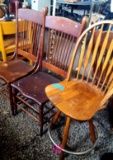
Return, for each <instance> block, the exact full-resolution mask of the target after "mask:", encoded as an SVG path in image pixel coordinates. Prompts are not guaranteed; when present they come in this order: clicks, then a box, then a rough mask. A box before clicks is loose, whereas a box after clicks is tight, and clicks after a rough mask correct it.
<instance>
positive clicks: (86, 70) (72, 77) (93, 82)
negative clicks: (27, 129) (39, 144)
mask: <svg viewBox="0 0 113 160" xmlns="http://www.w3.org/2000/svg"><path fill="white" fill-rule="evenodd" d="M106 24H108V26H109V29H108V31H103V28H104V25H106ZM112 26H113V21H102V22H98V23H95V24H94V25H92V26H90V27H89V28H87V29H86V30H85V31H84V32H83V33H82V35H81V36H80V38H79V39H78V41H77V44H76V46H75V49H74V52H73V54H72V58H71V63H70V66H69V70H68V74H67V77H66V79H65V80H64V81H62V82H59V83H55V84H51V85H49V86H47V87H46V89H45V92H46V94H47V97H48V98H49V100H50V101H51V102H52V104H54V105H55V106H56V108H57V109H58V111H57V113H56V115H55V116H54V118H53V121H52V123H51V125H50V128H51V129H52V126H53V125H54V124H55V123H56V122H57V120H58V118H59V116H60V113H63V114H64V115H65V116H66V125H65V129H64V133H63V137H62V145H61V147H60V149H61V150H62V152H61V153H60V160H62V158H63V151H64V152H67V153H72V154H77V155H80V154H85V153H88V152H90V151H91V150H92V149H93V148H94V147H95V146H96V143H97V137H96V134H95V129H94V124H93V119H92V118H93V116H94V115H95V114H96V112H98V111H99V110H102V109H104V108H105V107H106V106H107V103H108V100H109V98H110V97H111V95H112V94H113V72H112V70H113V66H112V64H113V57H112V53H113V39H112V36H111V35H112V34H113V32H112V31H111V28H112ZM79 46H80V47H81V50H80V53H78V48H79ZM77 54H79V58H78V57H77ZM97 57H98V58H97ZM74 62H76V64H77V66H76V68H75V69H74V70H75V71H76V72H75V73H74V72H73V68H74ZM100 68H101V70H100ZM97 77H98V78H97ZM71 119H74V120H77V121H80V122H84V121H88V122H89V129H90V134H91V139H92V142H93V143H94V145H93V147H91V148H90V149H88V150H86V151H83V152H80V153H78V152H71V151H69V150H67V149H66V147H65V146H66V142H67V138H68V132H69V127H70V122H71ZM49 136H50V138H51V140H52V142H53V143H54V144H56V143H55V141H54V140H53V138H52V136H51V133H50V130H49Z"/></svg>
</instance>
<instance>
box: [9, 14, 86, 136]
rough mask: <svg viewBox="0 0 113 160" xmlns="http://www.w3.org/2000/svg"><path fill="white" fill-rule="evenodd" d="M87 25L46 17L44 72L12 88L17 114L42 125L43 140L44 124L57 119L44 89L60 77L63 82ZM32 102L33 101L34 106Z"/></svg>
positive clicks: (84, 20) (13, 84)
mask: <svg viewBox="0 0 113 160" xmlns="http://www.w3.org/2000/svg"><path fill="white" fill-rule="evenodd" d="M85 24H86V17H84V19H83V21H82V23H81V24H80V23H77V22H75V21H72V20H70V19H67V18H64V17H55V16H46V22H45V28H46V34H45V49H44V52H45V53H46V55H45V54H43V55H42V70H40V71H38V72H37V70H35V73H34V74H32V75H30V76H27V77H25V78H22V79H20V80H18V81H16V82H14V83H12V84H11V86H12V88H13V90H14V91H13V96H12V97H14V105H13V106H14V110H15V113H17V107H19V108H21V109H22V110H23V111H25V112H26V113H27V114H29V115H30V116H31V117H32V118H34V119H35V120H36V121H37V122H39V125H40V135H41V136H42V134H43V133H44V131H43V126H44V124H46V123H47V122H48V121H50V119H51V117H53V115H54V111H53V108H54V107H53V106H48V103H47V102H48V98H47V96H46V94H45V92H44V89H45V87H46V86H47V85H48V84H51V83H54V82H55V83H56V82H59V79H58V76H61V78H65V77H66V76H67V68H68V65H69V59H70V56H71V53H72V51H73V46H74V44H75V42H76V40H77V39H78V37H79V36H80V34H81V32H82V30H83V28H84V26H85ZM48 72H49V73H51V74H49V73H48ZM54 73H55V74H56V75H57V77H55V74H54ZM18 84H19V85H18ZM18 92H19V93H20V94H19V93H18ZM29 100H32V101H31V103H30V101H29ZM21 102H23V103H24V104H25V105H24V106H25V107H23V106H22V105H21V104H20V103H21ZM33 103H35V104H37V105H33ZM32 111H33V112H32Z"/></svg>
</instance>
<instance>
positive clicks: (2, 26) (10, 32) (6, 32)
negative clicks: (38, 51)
mask: <svg viewBox="0 0 113 160" xmlns="http://www.w3.org/2000/svg"><path fill="white" fill-rule="evenodd" d="M18 23H19V24H18V25H19V26H22V25H23V24H22V23H23V21H19V22H18ZM19 28H20V29H19V31H18V32H20V33H21V32H23V29H22V28H21V27H19ZM25 30H27V28H25ZM15 34H16V21H7V22H5V21H3V22H0V52H1V60H2V61H3V62H6V61H7V60H8V59H10V57H11V55H10V54H11V53H12V54H13V53H14V51H15ZM28 48H29V46H28Z"/></svg>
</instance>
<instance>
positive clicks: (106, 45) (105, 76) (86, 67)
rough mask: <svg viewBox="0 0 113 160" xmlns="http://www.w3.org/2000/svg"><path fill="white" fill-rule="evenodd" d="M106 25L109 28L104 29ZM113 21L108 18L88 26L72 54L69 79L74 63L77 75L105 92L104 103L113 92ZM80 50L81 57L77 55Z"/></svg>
mask: <svg viewBox="0 0 113 160" xmlns="http://www.w3.org/2000/svg"><path fill="white" fill-rule="evenodd" d="M104 25H108V30H107V31H104V30H103V28H104ZM112 27H113V21H110V20H106V21H101V22H98V23H95V24H93V25H92V26H90V27H89V28H87V29H86V30H85V31H84V32H83V34H82V35H81V36H80V38H79V39H78V41H77V44H76V46H75V49H74V52H73V54H72V59H71V63H70V66H69V70H68V75H67V80H70V79H71V76H72V74H73V72H72V71H73V67H74V63H76V64H77V65H76V68H75V69H74V70H76V73H75V77H76V79H80V80H82V81H85V82H86V83H89V84H90V85H91V86H95V87H96V88H97V89H98V90H99V91H100V92H103V95H105V96H104V99H103V100H102V102H101V105H103V104H104V103H105V102H106V101H107V100H108V98H109V97H110V96H111V95H112V94H113V31H112ZM78 49H79V51H80V53H79V58H78V57H77V58H76V56H77V54H78V52H77V51H78Z"/></svg>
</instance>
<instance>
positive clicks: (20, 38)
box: [0, 2, 47, 114]
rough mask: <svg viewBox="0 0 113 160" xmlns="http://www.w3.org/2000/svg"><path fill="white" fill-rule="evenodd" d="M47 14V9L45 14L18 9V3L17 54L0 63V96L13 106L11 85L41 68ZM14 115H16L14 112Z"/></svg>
mask: <svg viewBox="0 0 113 160" xmlns="http://www.w3.org/2000/svg"><path fill="white" fill-rule="evenodd" d="M46 14H47V8H45V9H44V11H43V12H39V11H34V10H30V9H18V2H16V38H15V46H16V47H15V52H14V54H13V55H12V57H11V58H10V60H9V61H7V62H1V63H0V88H1V91H0V94H1V95H2V96H4V97H5V98H7V99H8V100H10V105H11V106H12V97H11V85H10V84H11V83H12V82H14V81H16V80H17V79H19V78H21V77H23V76H25V75H28V74H31V73H32V72H33V71H34V70H35V68H36V67H37V68H38V67H39V58H40V53H41V52H43V44H44V26H45V17H46ZM19 21H21V23H19ZM18 56H22V57H23V58H26V61H23V60H20V59H18ZM28 61H31V63H32V64H33V65H30V64H29V63H28ZM4 91H6V92H5V93H4ZM7 93H8V94H7ZM12 113H13V114H14V112H13V110H12Z"/></svg>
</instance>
